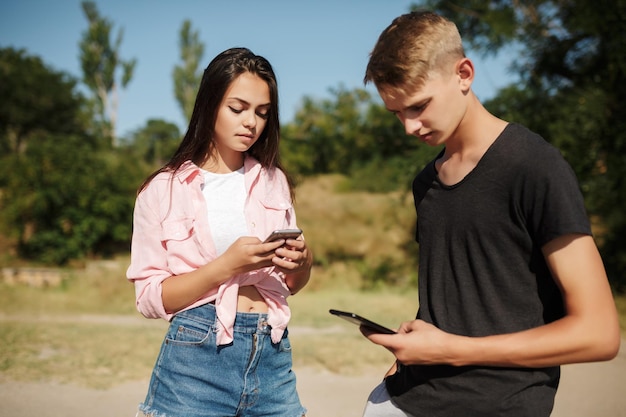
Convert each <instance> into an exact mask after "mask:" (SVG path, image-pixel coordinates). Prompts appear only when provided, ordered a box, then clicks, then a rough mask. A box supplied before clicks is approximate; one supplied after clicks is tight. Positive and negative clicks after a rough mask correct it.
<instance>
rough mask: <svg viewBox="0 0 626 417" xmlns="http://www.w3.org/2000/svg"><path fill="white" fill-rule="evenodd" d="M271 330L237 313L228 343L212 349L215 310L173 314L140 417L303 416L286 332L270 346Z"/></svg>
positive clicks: (261, 320)
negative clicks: (230, 341)
mask: <svg viewBox="0 0 626 417" xmlns="http://www.w3.org/2000/svg"><path fill="white" fill-rule="evenodd" d="M270 330H271V328H270V326H268V324H267V314H257V313H239V312H238V313H237V317H236V318H235V326H234V332H233V334H234V340H233V342H232V343H230V344H228V345H222V346H217V345H216V331H217V330H216V317H215V306H214V305H212V304H206V305H203V306H200V307H196V308H193V309H190V310H188V311H183V312H181V313H179V314H177V315H176V316H174V318H173V319H172V321H171V323H170V326H169V329H168V332H167V334H166V336H165V340H164V341H163V344H162V346H161V351H160V353H159V356H158V358H157V362H156V364H155V366H154V370H153V372H152V377H151V380H150V386H149V389H148V394H147V396H146V399H145V401H144V402H143V403H142V404H140V406H139V410H140V412H143V413H144V415H146V416H149V417H227V416H233V417H234V416H238V417H239V416H241V417H243V416H273V417H277V416H284V417H301V416H303V415H304V414H305V413H306V409H305V408H304V407H303V406H302V404H301V403H300V399H299V397H298V393H297V391H296V375H295V374H294V372H293V371H292V369H291V366H292V360H291V344H290V343H289V338H288V332H287V331H285V333H284V335H283V338H282V340H281V341H280V342H279V343H277V344H274V343H272V340H271V337H270ZM140 415H141V414H140Z"/></svg>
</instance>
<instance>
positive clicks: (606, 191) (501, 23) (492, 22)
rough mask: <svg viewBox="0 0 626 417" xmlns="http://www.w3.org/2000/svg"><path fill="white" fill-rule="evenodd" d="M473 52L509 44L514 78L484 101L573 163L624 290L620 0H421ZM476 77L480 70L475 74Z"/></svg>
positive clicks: (624, 50)
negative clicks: (452, 27)
mask: <svg viewBox="0 0 626 417" xmlns="http://www.w3.org/2000/svg"><path fill="white" fill-rule="evenodd" d="M424 4H425V5H426V6H427V7H431V8H433V9H435V10H437V11H438V12H440V13H442V14H444V15H446V16H447V17H449V18H450V19H452V20H453V21H455V22H456V23H457V25H458V26H459V30H460V31H461V34H462V36H463V37H464V39H466V40H467V41H468V43H469V45H470V46H471V47H472V48H475V49H476V50H478V51H479V52H483V53H496V52H497V51H498V50H500V48H502V47H504V46H506V45H511V44H514V45H517V49H519V50H520V51H521V55H520V56H519V58H518V59H517V62H516V63H515V65H514V66H513V68H515V69H516V70H517V71H518V72H519V75H520V78H521V82H520V83H519V84H517V85H515V86H510V87H508V88H506V89H504V90H502V91H501V92H500V94H499V95H498V97H496V98H495V99H494V100H492V101H491V102H488V103H486V105H487V107H488V108H490V109H492V110H493V111H494V112H495V113H496V114H498V115H501V116H503V117H504V118H507V119H508V120H510V121H517V122H520V123H523V124H526V125H527V126H528V127H530V128H531V129H533V130H535V131H536V132H538V133H540V134H541V135H543V136H544V137H545V138H546V139H547V140H548V141H550V142H552V143H554V144H555V145H556V146H557V147H559V148H560V149H561V150H562V151H563V153H564V156H565V157H566V159H568V161H569V162H570V164H571V165H572V166H573V168H574V170H575V171H576V173H577V175H578V177H579V179H580V181H581V186H582V188H583V191H584V193H585V197H586V201H587V206H588V209H589V211H590V214H591V215H592V216H593V218H594V219H599V227H598V230H600V231H601V233H600V235H599V242H600V243H601V250H602V254H603V258H604V261H605V264H606V267H607V271H608V273H609V277H610V279H611V281H612V284H613V285H614V287H615V288H616V289H619V290H624V289H626V277H625V276H624V274H623V272H624V271H625V270H626V240H624V239H623V238H622V236H623V235H624V233H626V210H624V207H626V181H624V178H625V177H626V156H625V155H626V107H624V106H623V105H622V103H621V101H622V99H623V97H624V95H625V94H626V37H625V36H624V34H623V30H624V27H626V0H593V1H592V0H579V1H576V2H573V1H547V0H534V1H529V2H518V1H496V0H494V1H478V0H465V1H455V2H450V1H441V0H438V1H426V2H424ZM478 76H480V74H478Z"/></svg>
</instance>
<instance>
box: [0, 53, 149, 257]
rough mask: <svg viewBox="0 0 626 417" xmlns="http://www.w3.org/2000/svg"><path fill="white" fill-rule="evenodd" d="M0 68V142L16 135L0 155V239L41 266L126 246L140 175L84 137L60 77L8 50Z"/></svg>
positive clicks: (80, 113)
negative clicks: (16, 141)
mask: <svg viewBox="0 0 626 417" xmlns="http://www.w3.org/2000/svg"><path fill="white" fill-rule="evenodd" d="M0 68H2V71H1V73H2V79H1V80H0V85H2V86H13V87H14V88H13V89H12V91H11V92H10V93H8V94H7V95H6V96H4V97H6V98H7V100H9V101H8V103H7V106H5V105H4V103H3V104H2V105H1V106H0V108H1V109H2V110H1V114H2V118H1V120H2V121H1V125H2V129H1V130H0V143H2V144H10V143H12V142H11V141H10V140H9V139H10V138H11V137H15V136H16V133H15V132H19V137H20V138H21V140H20V143H21V144H22V146H19V147H18V148H19V152H3V153H2V154H1V155H0V230H1V231H2V233H3V234H4V235H5V236H9V237H10V238H11V239H12V240H13V241H15V242H17V250H18V251H17V252H18V255H19V256H20V257H21V258H25V259H29V260H35V261H38V262H44V263H49V264H63V263H65V262H68V261H69V260H71V259H78V258H82V257H85V256H88V255H103V254H105V253H107V252H110V251H111V250H113V249H114V248H116V247H117V246H118V245H127V244H128V240H129V238H130V229H131V221H132V205H133V200H134V194H135V188H136V186H137V184H138V183H139V181H140V179H141V177H142V176H143V172H139V171H138V168H137V164H136V163H135V161H134V160H132V159H131V157H130V155H128V154H127V153H124V152H121V151H120V150H118V149H111V148H110V147H109V146H108V143H106V141H105V140H103V139H102V138H99V137H97V136H92V135H91V134H90V133H88V131H89V129H88V128H87V123H86V121H85V114H84V100H83V98H82V97H81V96H80V95H79V94H78V93H77V92H76V91H75V84H74V82H71V81H68V80H70V78H69V77H68V76H67V75H66V74H63V73H58V72H55V71H52V70H50V69H48V68H47V67H46V66H45V65H43V64H42V62H41V60H40V59H39V58H37V57H32V56H28V55H26V54H25V53H23V52H21V51H12V50H2V51H0ZM3 146H4V145H3ZM9 148H10V147H9Z"/></svg>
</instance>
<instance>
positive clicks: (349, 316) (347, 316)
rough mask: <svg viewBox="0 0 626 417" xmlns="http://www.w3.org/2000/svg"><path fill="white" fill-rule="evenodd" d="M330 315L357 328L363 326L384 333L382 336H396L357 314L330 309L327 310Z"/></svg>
mask: <svg viewBox="0 0 626 417" xmlns="http://www.w3.org/2000/svg"><path fill="white" fill-rule="evenodd" d="M329 313H330V314H333V315H335V316H338V317H341V318H342V319H344V320H348V321H349V322H350V323H354V324H356V325H358V326H365V327H367V328H368V329H370V330H373V331H374V332H376V333H384V334H396V332H395V331H393V330H391V329H389V328H387V327H385V326H383V325H380V324H378V323H375V322H373V321H371V320H368V319H366V318H364V317H361V316H359V315H358V314H354V313H350V312H348V311H340V310H334V309H330V310H329Z"/></svg>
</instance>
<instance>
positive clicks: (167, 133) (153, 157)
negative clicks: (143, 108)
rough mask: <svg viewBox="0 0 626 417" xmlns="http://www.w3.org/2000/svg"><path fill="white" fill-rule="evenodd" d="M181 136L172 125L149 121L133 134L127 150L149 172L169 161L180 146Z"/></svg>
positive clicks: (160, 121)
mask: <svg viewBox="0 0 626 417" xmlns="http://www.w3.org/2000/svg"><path fill="white" fill-rule="evenodd" d="M180 140H181V134H180V130H179V129H178V126H176V125H175V124H174V123H171V122H167V121H165V120H161V119H150V120H148V121H147V122H146V125H145V126H144V127H142V128H141V129H138V130H137V131H136V132H134V133H133V135H132V138H131V142H130V143H129V148H130V149H131V152H133V153H134V154H136V155H137V156H138V157H139V158H140V159H142V160H143V161H144V162H145V163H146V164H147V166H149V167H150V170H153V169H156V168H159V167H161V166H163V165H165V163H166V162H167V161H168V160H169V159H170V157H171V156H172V155H173V154H174V152H175V151H176V149H177V148H178V145H179V144H180Z"/></svg>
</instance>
